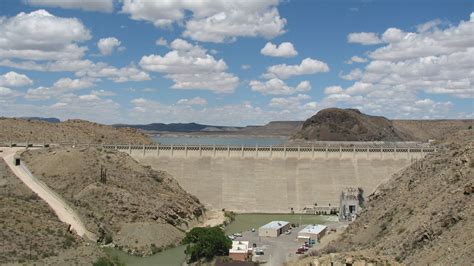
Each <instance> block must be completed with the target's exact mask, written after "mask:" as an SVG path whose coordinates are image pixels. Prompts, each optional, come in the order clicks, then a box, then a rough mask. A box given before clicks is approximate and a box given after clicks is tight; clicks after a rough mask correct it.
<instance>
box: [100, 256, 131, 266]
mask: <svg viewBox="0 0 474 266" xmlns="http://www.w3.org/2000/svg"><path fill="white" fill-rule="evenodd" d="M92 265H93V266H124V265H125V264H123V263H121V262H120V261H119V259H118V258H116V257H113V258H110V257H101V258H99V259H98V260H97V261H96V262H94V263H93V264H92Z"/></svg>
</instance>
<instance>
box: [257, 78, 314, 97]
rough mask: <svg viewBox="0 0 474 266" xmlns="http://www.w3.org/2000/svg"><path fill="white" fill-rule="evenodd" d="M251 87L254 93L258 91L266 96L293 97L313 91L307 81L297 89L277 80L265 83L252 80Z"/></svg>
mask: <svg viewBox="0 0 474 266" xmlns="http://www.w3.org/2000/svg"><path fill="white" fill-rule="evenodd" d="M249 85H250V87H251V88H252V91H257V92H260V93H262V94H264V95H291V94H295V93H297V92H305V91H309V90H311V83H310V82H309V81H307V80H305V81H302V82H300V83H299V84H298V85H297V86H296V87H289V86H288V85H286V83H285V82H284V81H283V80H281V79H277V78H273V79H270V80H267V81H265V82H261V81H258V80H252V81H250V83H249Z"/></svg>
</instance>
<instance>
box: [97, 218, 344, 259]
mask: <svg viewBox="0 0 474 266" xmlns="http://www.w3.org/2000/svg"><path fill="white" fill-rule="evenodd" d="M275 220H278V221H288V222H290V223H293V224H328V223H333V222H336V221H337V216H325V215H310V214H254V213H243V214H236V215H235V220H234V221H233V222H232V223H231V224H229V225H228V226H227V227H226V228H225V232H226V234H229V235H230V234H233V233H237V232H243V231H248V230H251V229H252V228H255V230H258V228H259V227H260V226H262V225H264V224H266V223H269V222H271V221H275ZM185 249H186V247H185V246H178V247H175V248H171V249H168V250H165V251H162V252H159V253H157V254H155V255H152V256H149V257H144V258H143V257H137V256H133V255H130V254H128V253H125V252H123V251H120V250H117V249H114V248H106V249H105V252H106V253H107V254H108V255H109V256H114V257H117V258H118V259H119V260H120V261H121V262H122V263H124V264H125V265H127V266H145V265H157V266H161V265H163V266H180V265H183V262H184V260H185V258H186V256H185V254H184V250H185Z"/></svg>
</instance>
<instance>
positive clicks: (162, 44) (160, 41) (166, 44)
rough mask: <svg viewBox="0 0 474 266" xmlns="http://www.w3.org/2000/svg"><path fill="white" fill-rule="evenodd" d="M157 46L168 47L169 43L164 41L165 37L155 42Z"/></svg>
mask: <svg viewBox="0 0 474 266" xmlns="http://www.w3.org/2000/svg"><path fill="white" fill-rule="evenodd" d="M155 44H156V45H157V46H165V47H167V46H168V41H167V40H166V39H164V38H163V37H160V38H159V39H158V40H156V41H155Z"/></svg>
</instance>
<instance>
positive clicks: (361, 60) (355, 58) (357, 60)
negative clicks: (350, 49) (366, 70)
mask: <svg viewBox="0 0 474 266" xmlns="http://www.w3.org/2000/svg"><path fill="white" fill-rule="evenodd" d="M367 61H368V60H367V58H363V57H360V56H356V55H354V56H353V57H351V59H349V60H347V61H346V64H349V65H352V64H353V63H366V62H367Z"/></svg>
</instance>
